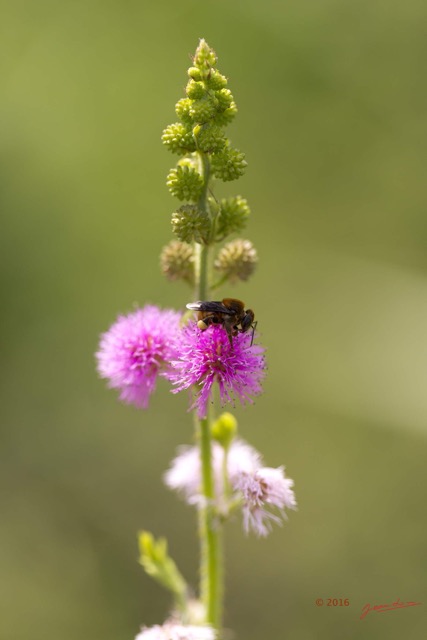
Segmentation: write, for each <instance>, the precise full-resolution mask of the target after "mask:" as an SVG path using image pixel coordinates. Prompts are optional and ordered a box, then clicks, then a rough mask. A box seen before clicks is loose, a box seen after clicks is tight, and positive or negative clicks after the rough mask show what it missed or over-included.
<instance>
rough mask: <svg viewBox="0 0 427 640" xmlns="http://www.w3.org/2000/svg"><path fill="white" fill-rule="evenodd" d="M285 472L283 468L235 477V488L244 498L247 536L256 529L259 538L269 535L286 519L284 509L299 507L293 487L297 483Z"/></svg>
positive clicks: (244, 524)
mask: <svg viewBox="0 0 427 640" xmlns="http://www.w3.org/2000/svg"><path fill="white" fill-rule="evenodd" d="M284 470H285V469H284V467H278V468H277V469H272V468H271V467H263V468H261V469H257V470H256V471H255V473H252V474H251V473H242V474H241V475H240V476H239V477H237V478H236V480H235V482H234V489H236V490H239V491H240V492H241V494H242V496H243V526H244V529H245V531H246V533H248V532H249V531H250V530H253V531H254V532H255V533H256V534H257V535H258V536H266V535H268V533H269V532H270V527H271V523H272V522H276V523H277V524H281V522H282V520H283V519H284V518H286V517H287V516H286V513H285V507H286V508H288V509H295V508H296V504H297V503H296V500H295V494H294V492H293V491H292V488H291V487H293V485H294V482H293V480H291V479H290V478H286V477H285V474H284ZM272 510H273V511H272ZM274 510H276V512H277V513H274Z"/></svg>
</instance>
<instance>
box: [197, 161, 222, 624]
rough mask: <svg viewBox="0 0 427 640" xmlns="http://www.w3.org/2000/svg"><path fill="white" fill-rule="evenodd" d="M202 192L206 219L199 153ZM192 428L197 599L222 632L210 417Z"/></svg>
mask: <svg viewBox="0 0 427 640" xmlns="http://www.w3.org/2000/svg"><path fill="white" fill-rule="evenodd" d="M199 165H200V172H201V175H202V176H203V190H202V193H201V195H200V198H199V201H198V203H197V204H198V207H199V209H200V210H201V211H202V212H203V213H204V214H205V215H209V208H208V200H207V196H208V189H209V178H210V161H209V157H208V155H207V154H205V153H201V152H199ZM208 265H209V245H201V244H197V243H196V245H195V273H196V300H208V299H209V273H208ZM194 415H195V424H196V433H197V437H198V442H199V446H200V461H201V469H202V494H203V501H202V504H201V506H200V509H199V536H200V545H201V551H200V556H201V557H200V596H201V599H202V602H203V604H204V605H205V608H206V622H208V623H209V624H211V625H212V626H214V627H215V628H216V629H218V630H219V629H220V628H221V615H222V596H223V588H222V581H223V576H222V539H221V533H222V532H221V523H220V522H219V518H217V516H216V513H215V485H214V479H213V472H212V443H211V431H210V420H209V417H207V418H202V419H199V418H198V416H197V411H195V414H194Z"/></svg>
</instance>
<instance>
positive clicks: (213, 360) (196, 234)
mask: <svg viewBox="0 0 427 640" xmlns="http://www.w3.org/2000/svg"><path fill="white" fill-rule="evenodd" d="M216 65H217V58H216V54H215V52H214V51H213V50H212V49H211V48H210V47H209V46H208V44H207V43H206V42H205V41H204V40H201V41H200V43H199V46H198V47H197V49H196V53H195V55H194V58H193V64H192V66H191V67H190V68H189V70H188V76H189V81H188V84H187V86H186V97H185V98H182V99H181V100H179V101H178V102H177V104H176V107H175V111H176V115H177V117H178V119H179V121H178V122H176V123H174V124H171V125H169V126H168V127H167V128H166V129H165V130H164V132H163V136H162V140H163V143H164V144H165V146H166V147H167V148H168V149H169V150H170V151H171V152H172V153H175V154H177V155H178V156H179V160H178V162H177V165H176V166H175V167H174V168H173V169H171V171H170V172H169V175H168V177H167V186H168V188H169V190H170V192H171V194H172V195H173V196H175V197H177V198H178V199H179V200H181V201H183V202H184V204H182V205H181V206H180V207H178V208H177V209H176V211H175V212H174V213H173V214H172V230H173V232H174V234H175V235H176V236H177V239H175V240H173V241H171V242H170V243H169V244H168V245H167V246H165V247H164V249H163V250H162V253H161V266H162V271H163V273H164V274H165V275H166V277H167V278H168V279H170V280H172V281H174V280H179V279H182V280H184V281H185V282H187V283H188V284H189V285H190V286H191V287H192V288H193V290H194V299H195V300H197V301H198V302H195V303H192V304H190V305H188V306H189V307H190V309H195V310H197V311H198V317H197V319H194V318H193V317H192V312H191V311H190V312H186V313H183V312H178V311H173V310H170V309H163V310H162V309H160V308H158V307H156V306H152V305H146V306H145V307H144V308H142V309H137V310H135V311H133V312H132V313H129V314H128V315H126V316H120V317H119V318H118V319H117V321H116V322H115V323H114V324H113V325H112V327H111V328H110V329H109V330H108V331H107V332H106V333H104V334H103V335H102V336H101V340H100V346H99V350H98V352H97V354H96V357H97V365H98V372H99V374H100V376H101V377H103V378H106V379H107V381H108V384H109V386H110V387H112V388H114V389H118V390H119V394H120V396H119V397H120V399H121V400H123V401H124V402H127V403H130V404H134V405H136V406H137V407H141V408H144V409H146V408H147V407H148V404H149V398H150V395H151V394H152V393H153V392H154V391H155V388H156V383H157V378H158V377H163V378H166V379H167V380H168V381H169V382H170V383H171V384H172V388H171V391H172V392H173V393H179V392H180V391H183V390H187V389H188V390H189V391H190V394H191V402H190V409H191V410H194V416H195V425H196V438H197V445H196V446H193V447H184V448H181V449H180V451H179V453H178V455H177V456H176V457H175V458H174V460H173V461H172V463H171V466H170V468H169V470H168V471H167V472H166V473H165V475H164V481H165V483H166V485H167V486H168V487H169V488H170V489H172V490H175V491H177V492H179V494H180V495H181V496H182V497H183V498H184V499H185V500H186V502H187V503H188V504H189V505H192V506H193V507H195V508H196V509H197V511H198V513H199V536H200V547H201V553H200V558H201V560H200V591H199V595H198V597H196V598H194V597H192V596H190V594H191V593H192V592H191V591H190V589H189V587H188V585H187V583H186V581H185V579H184V577H183V576H182V574H181V572H180V571H179V570H178V568H177V566H176V564H175V562H174V561H173V559H172V558H171V557H170V556H169V554H168V551H167V543H166V540H164V539H162V538H161V539H157V540H156V539H155V538H154V537H153V536H152V534H150V533H148V532H146V531H144V532H142V533H140V535H139V546H140V554H141V556H140V562H141V564H142V566H143V567H144V569H145V571H146V572H147V573H148V574H149V575H150V576H152V577H153V578H154V579H155V580H157V581H158V582H160V583H161V584H162V585H163V586H164V587H165V588H167V589H168V590H169V591H170V592H171V593H172V594H173V598H174V602H173V607H172V610H171V613H170V615H169V617H168V619H167V620H166V622H165V623H164V624H163V625H162V626H159V625H156V626H154V627H151V628H143V629H142V630H141V632H140V633H139V634H138V636H137V639H136V640H214V639H217V640H218V639H219V638H221V634H222V605H223V595H224V590H223V558H222V546H223V545H222V536H223V527H224V523H225V522H226V520H227V519H228V518H229V517H230V516H231V515H232V514H233V513H235V512H239V511H240V512H241V514H242V518H243V528H244V530H245V532H246V533H249V532H253V533H255V534H256V535H258V536H266V535H267V534H268V533H269V531H270V529H271V526H272V524H273V523H277V524H280V523H281V522H282V521H283V519H284V518H286V517H287V516H286V513H285V510H286V509H293V508H295V506H296V501H295V496H294V493H293V490H292V486H293V481H292V480H291V479H289V478H287V477H286V476H285V473H284V467H279V468H277V469H273V468H270V467H265V466H263V462H262V456H261V454H260V453H259V452H258V451H256V450H255V449H254V448H253V447H252V446H250V445H249V444H247V443H246V442H245V441H244V440H242V439H240V438H239V437H238V436H237V422H236V419H235V418H234V416H233V415H232V414H231V413H228V412H227V413H222V414H221V415H219V417H217V418H216V419H214V418H213V417H212V407H213V406H214V396H215V390H216V389H218V391H219V400H220V403H221V405H225V404H226V403H230V404H231V405H233V406H234V403H235V401H236V400H238V401H240V402H241V403H251V402H253V397H254V396H256V395H258V394H260V393H261V391H262V381H263V378H264V376H265V359H264V349H263V348H262V346H260V345H259V344H258V343H256V342H255V344H254V339H255V340H256V339H257V335H256V334H255V322H254V314H253V312H252V311H251V310H245V309H244V305H243V303H242V302H240V301H239V300H236V299H234V298H225V299H224V300H222V301H215V302H212V301H210V297H211V291H212V290H214V289H216V288H218V287H220V286H222V285H224V284H226V283H237V282H239V281H246V280H248V278H249V277H250V276H251V275H252V273H253V271H254V269H255V267H256V263H257V253H256V250H255V248H254V246H253V245H252V243H251V242H250V241H249V240H245V239H242V238H237V239H234V240H231V241H228V242H227V243H226V244H225V245H223V246H222V248H221V249H220V250H219V252H218V254H217V256H216V258H215V259H214V260H212V258H211V253H212V249H213V248H214V246H215V245H216V244H220V243H223V241H224V240H225V239H227V238H228V237H229V236H230V235H232V234H235V233H238V232H240V231H242V230H243V229H244V228H245V226H246V223H247V220H248V217H249V214H250V210H249V206H248V203H247V201H246V200H245V199H244V198H242V197H241V196H240V195H238V196H234V197H230V198H223V199H222V200H218V199H217V198H216V197H215V196H214V194H213V191H212V183H213V181H214V179H215V178H216V179H218V180H221V181H231V180H236V179H237V178H239V177H240V176H241V175H243V173H244V171H245V169H246V165H247V163H246V160H245V155H244V153H242V152H241V151H239V150H238V149H235V148H234V147H232V146H231V143H230V140H229V139H228V138H227V137H226V135H225V127H226V125H227V124H228V123H229V122H231V120H232V119H233V118H234V117H235V115H236V113H237V107H236V104H235V102H234V99H233V96H232V94H231V92H230V90H229V89H228V88H227V85H228V81H227V79H226V78H225V76H223V75H222V74H221V73H219V71H218V69H217V67H216ZM212 267H213V268H212ZM214 274H215V275H214Z"/></svg>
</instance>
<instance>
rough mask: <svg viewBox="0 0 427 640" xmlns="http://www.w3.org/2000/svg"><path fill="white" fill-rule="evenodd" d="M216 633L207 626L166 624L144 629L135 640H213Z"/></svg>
mask: <svg viewBox="0 0 427 640" xmlns="http://www.w3.org/2000/svg"><path fill="white" fill-rule="evenodd" d="M216 637H217V636H216V632H215V630H214V629H213V628H212V627H209V626H200V627H197V626H194V625H180V624H174V623H173V622H166V623H165V624H164V625H162V626H160V625H155V626H154V627H145V628H143V629H142V630H141V632H140V633H138V635H137V636H136V638H135V640H215V638H216Z"/></svg>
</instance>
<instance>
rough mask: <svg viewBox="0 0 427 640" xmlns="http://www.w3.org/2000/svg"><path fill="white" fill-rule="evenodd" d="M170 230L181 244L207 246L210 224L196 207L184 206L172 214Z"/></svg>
mask: <svg viewBox="0 0 427 640" xmlns="http://www.w3.org/2000/svg"><path fill="white" fill-rule="evenodd" d="M172 230H173V232H174V233H175V234H176V235H177V236H178V238H179V239H180V240H182V241H183V242H198V243H199V244H207V243H208V242H209V235H210V230H211V223H210V220H209V217H208V216H207V215H206V213H204V212H203V211H200V210H199V209H198V208H197V207H196V205H191V204H185V205H183V206H182V207H180V208H179V209H178V210H177V211H175V212H174V213H173V214H172Z"/></svg>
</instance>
